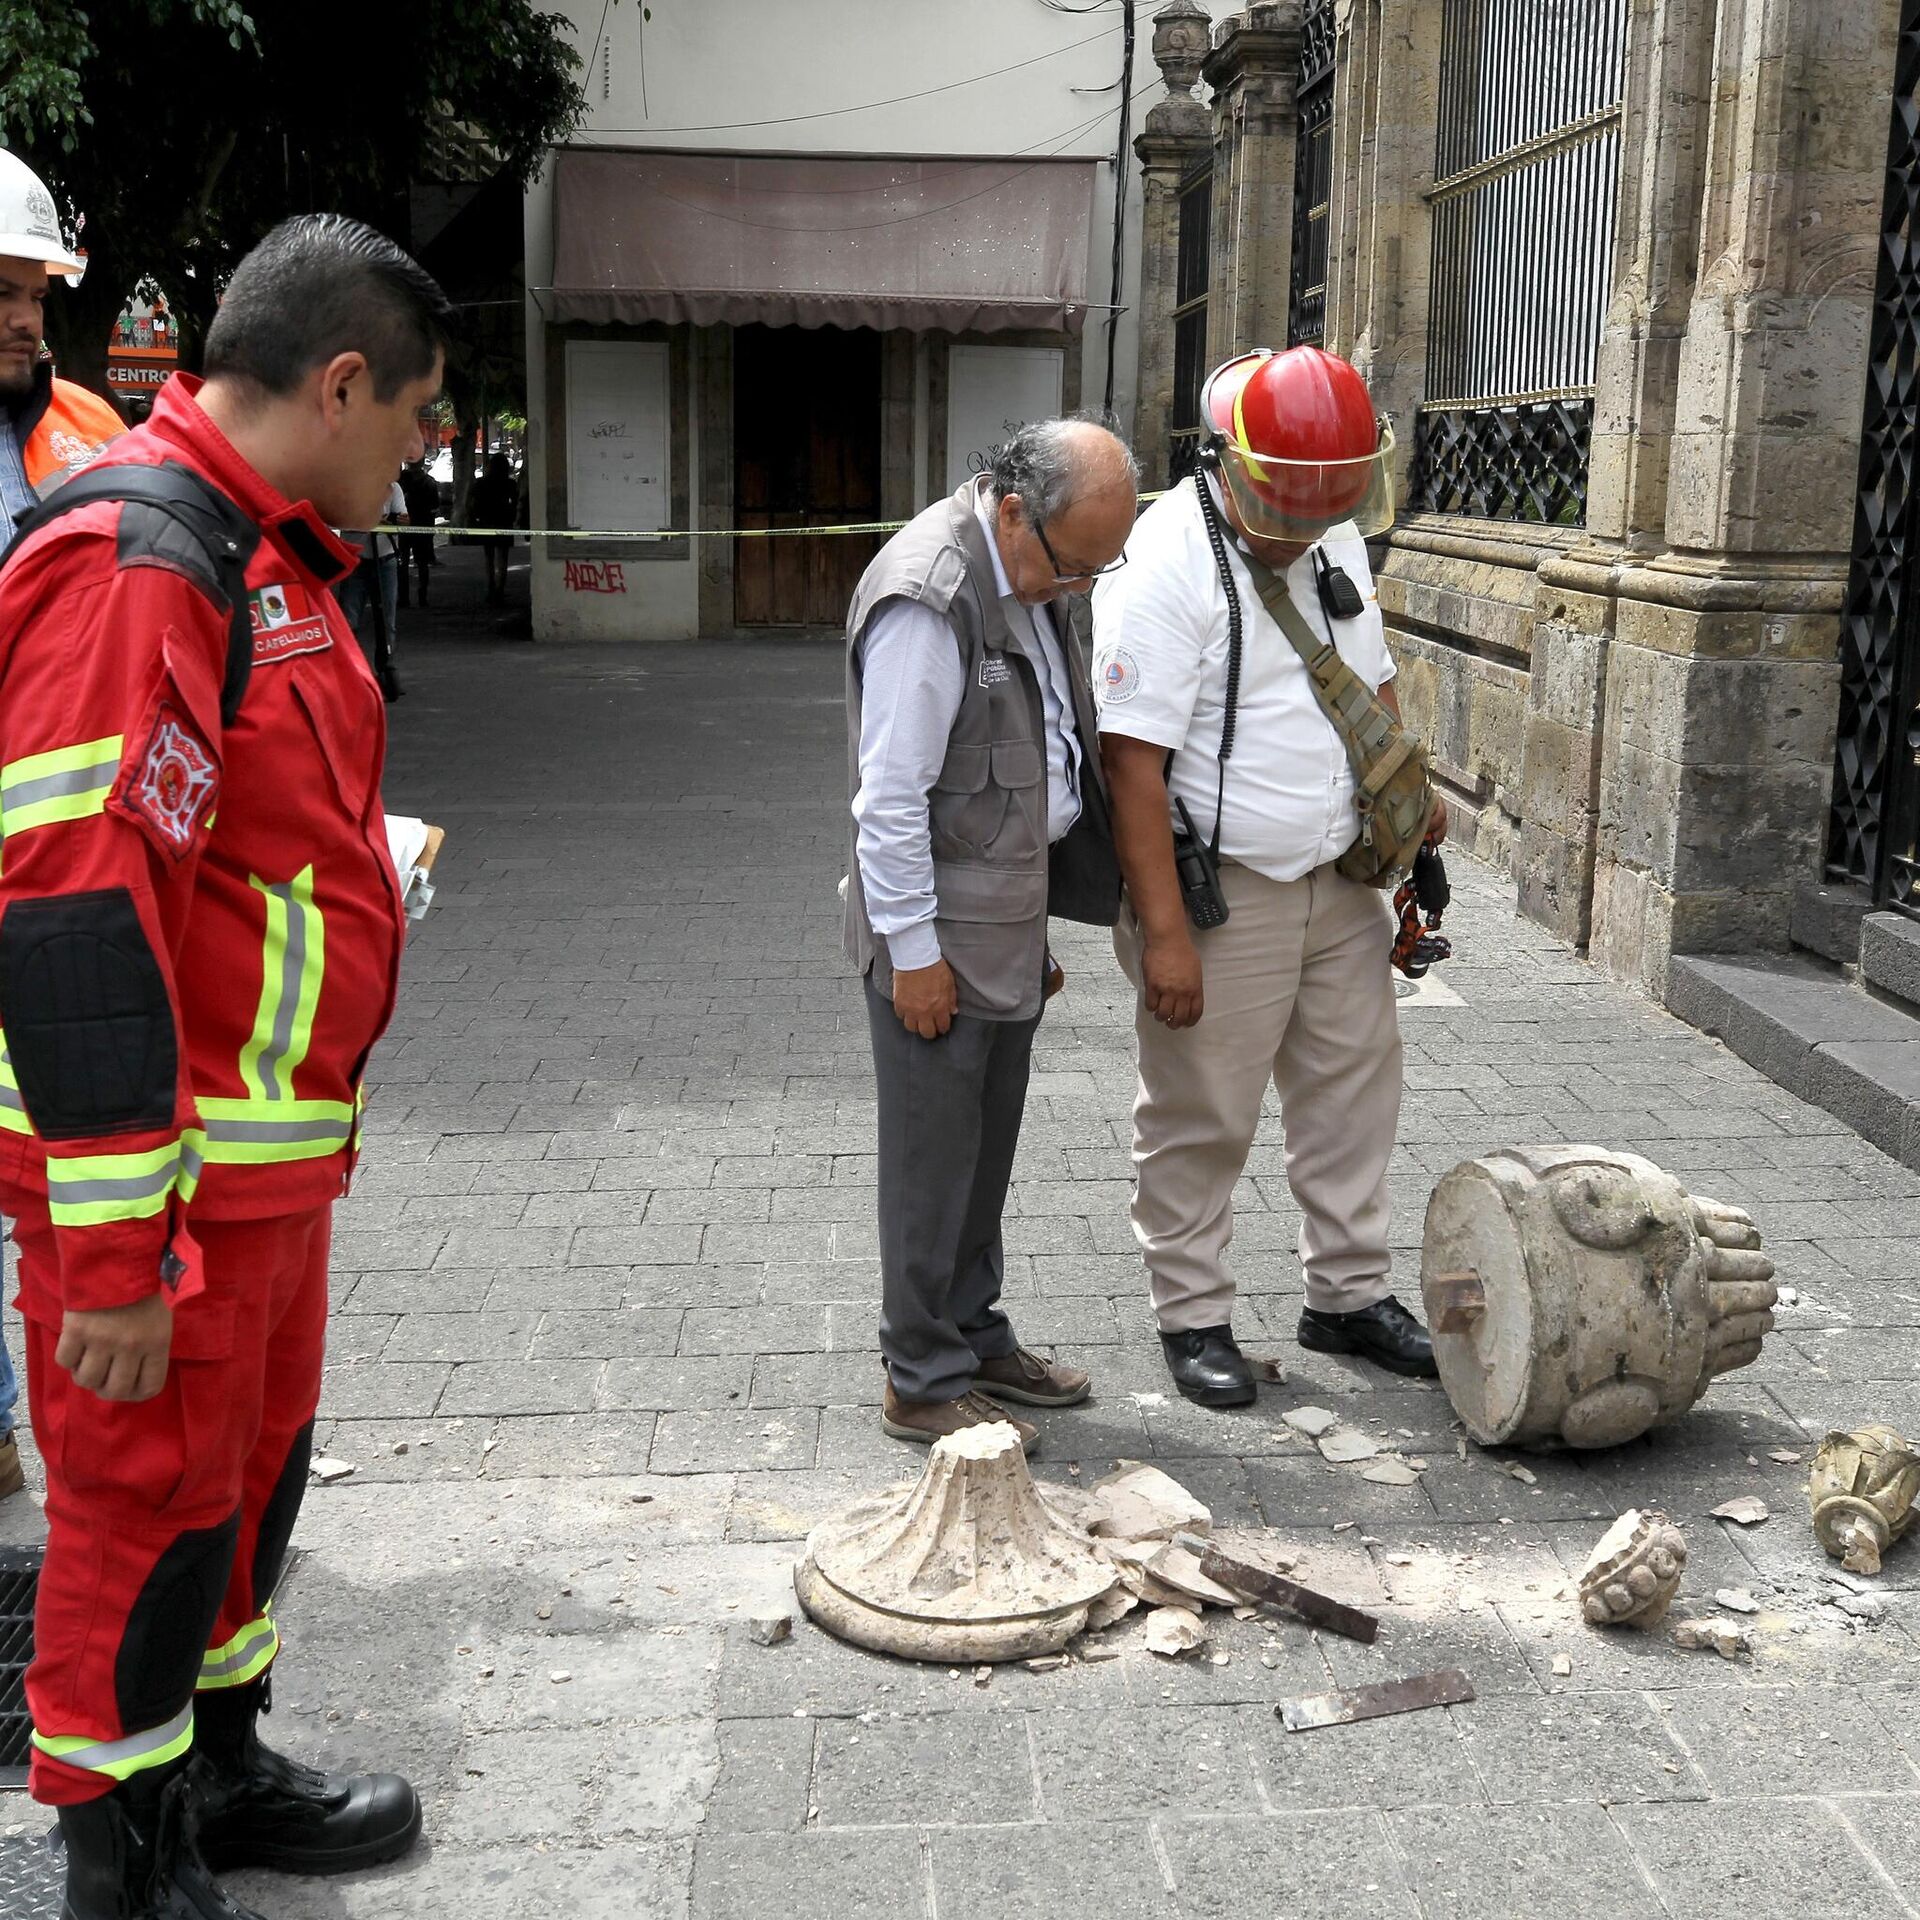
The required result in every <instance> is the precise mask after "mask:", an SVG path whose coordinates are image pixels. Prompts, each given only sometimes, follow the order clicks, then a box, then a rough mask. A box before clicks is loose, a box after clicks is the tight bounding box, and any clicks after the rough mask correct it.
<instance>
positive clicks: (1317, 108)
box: [1287, 0, 1338, 347]
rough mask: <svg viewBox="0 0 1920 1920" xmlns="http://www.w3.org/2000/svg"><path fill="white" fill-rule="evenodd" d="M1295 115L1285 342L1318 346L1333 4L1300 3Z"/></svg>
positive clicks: (1323, 317)
mask: <svg viewBox="0 0 1920 1920" xmlns="http://www.w3.org/2000/svg"><path fill="white" fill-rule="evenodd" d="M1300 30H1301V37H1300V84H1299V91H1298V93H1297V94H1296V96H1295V101H1296V111H1297V113H1298V115H1299V123H1298V131H1297V133H1296V135H1295V139H1294V155H1293V260H1292V268H1291V280H1290V285H1289V288H1288V300H1287V344H1288V346H1290V347H1297V346H1301V345H1307V346H1318V345H1319V344H1320V342H1321V341H1322V340H1323V339H1325V337H1326V331H1327V260H1328V252H1329V242H1330V239H1331V235H1332V226H1331V218H1332V205H1333V79H1334V65H1335V56H1336V52H1337V47H1338V38H1337V32H1336V28H1335V24H1334V14H1333V0H1306V5H1305V6H1304V7H1303V8H1302V10H1301V18H1300Z"/></svg>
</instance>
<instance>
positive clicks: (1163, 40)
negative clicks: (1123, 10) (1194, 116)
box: [1153, 0, 1213, 94]
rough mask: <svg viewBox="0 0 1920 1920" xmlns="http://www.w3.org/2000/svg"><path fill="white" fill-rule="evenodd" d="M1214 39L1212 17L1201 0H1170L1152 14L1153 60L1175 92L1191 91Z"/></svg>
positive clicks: (1168, 86) (1168, 85) (1171, 91)
mask: <svg viewBox="0 0 1920 1920" xmlns="http://www.w3.org/2000/svg"><path fill="white" fill-rule="evenodd" d="M1212 39H1213V18H1212V16H1211V15H1210V14H1209V13H1208V12H1207V10H1206V8H1205V7H1203V6H1201V5H1200V3H1199V0H1169V4H1168V5H1166V6H1164V7H1162V8H1161V9H1160V11H1159V12H1158V13H1156V14H1155V15H1154V16H1153V63H1154V65H1155V66H1157V67H1158V68H1159V69H1160V77H1161V78H1162V79H1163V80H1164V81H1165V82H1166V83H1167V91H1168V92H1169V93H1174V94H1182V93H1191V92H1192V91H1193V88H1194V83H1195V82H1196V81H1197V80H1198V79H1199V78H1200V63H1201V61H1202V60H1204V59H1205V58H1206V57H1207V48H1208V46H1209V45H1210V44H1211V42H1212Z"/></svg>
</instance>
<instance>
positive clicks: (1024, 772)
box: [989, 740, 1044, 792]
mask: <svg viewBox="0 0 1920 1920" xmlns="http://www.w3.org/2000/svg"><path fill="white" fill-rule="evenodd" d="M989 751H990V752H991V754H992V756H993V784H994V785H995V786H996V787H1006V788H1008V789H1009V790H1010V791H1013V792H1018V791H1020V790H1021V789H1023V788H1026V787H1037V786H1038V785H1039V784H1040V776H1041V774H1042V772H1043V771H1044V765H1043V762H1042V760H1041V758H1040V748H1039V746H1038V744H1037V743H1036V742H1034V741H1032V740H996V741H995V742H994V743H993V746H992V747H991V749H990V750H989Z"/></svg>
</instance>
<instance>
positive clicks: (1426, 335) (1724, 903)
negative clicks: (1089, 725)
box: [1136, 0, 1920, 996]
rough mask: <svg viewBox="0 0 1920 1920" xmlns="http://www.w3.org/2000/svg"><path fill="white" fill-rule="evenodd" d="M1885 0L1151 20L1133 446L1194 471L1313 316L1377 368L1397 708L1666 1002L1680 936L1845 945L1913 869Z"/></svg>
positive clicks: (1593, 945)
mask: <svg viewBox="0 0 1920 1920" xmlns="http://www.w3.org/2000/svg"><path fill="white" fill-rule="evenodd" d="M1904 12H1905V14H1906V16H1907V17H1906V18H1905V19H1903V17H1902V16H1903V5H1902V0H1851V3H1850V4H1848V5H1846V6H1843V7H1833V6H1831V5H1823V4H1817V0H1551V3H1550V0H1306V4H1304V5H1303V4H1301V3H1300V0H1282V3H1281V4H1266V5H1256V6H1251V7H1249V8H1247V9H1246V10H1245V11H1244V12H1242V13H1240V14H1237V15H1233V16H1231V17H1229V18H1227V19H1225V20H1223V21H1221V22H1220V23H1219V25H1218V26H1217V27H1215V26H1214V25H1213V24H1212V23H1211V22H1210V21H1209V19H1208V17H1207V14H1206V11H1205V10H1204V9H1203V8H1202V7H1201V6H1200V5H1198V4H1197V0H1169V4H1167V5H1165V6H1163V7H1161V8H1160V9H1159V10H1158V12H1157V15H1156V17H1155V24H1154V39H1153V47H1154V54H1155V58H1156V59H1157V60H1158V61H1159V63H1160V66H1161V68H1162V71H1163V72H1164V74H1165V75H1166V79H1167V98H1166V99H1165V100H1164V101H1163V102H1162V103H1161V104H1159V105H1158V106H1156V107H1155V108H1154V109H1153V110H1152V112H1151V113H1150V114H1149V115H1148V116H1147V119H1146V123H1145V127H1144V130H1143V132H1142V134H1141V136H1140V138H1139V140H1138V142H1137V147H1136V151H1137V153H1138V156H1139V159H1140V163H1141V167H1142V170H1143V195H1144V198H1143V260H1142V283H1141V299H1142V307H1143V312H1142V321H1141V357H1140V367H1139V414H1138V420H1137V435H1138V440H1139V444H1140V446H1141V449H1142V451H1143V454H1144V455H1145V457H1146V460H1147V463H1148V466H1149V468H1150V470H1152V471H1153V472H1154V473H1155V475H1156V477H1159V478H1164V477H1166V476H1167V475H1169V474H1171V473H1175V472H1178V471H1180V470H1181V469H1182V464H1183V460H1184V458H1185V457H1186V454H1187V450H1188V449H1189V448H1190V447H1191V445H1192V441H1193V437H1194V436H1193V429H1194V426H1195V421H1194V417H1193V413H1194V404H1195V400H1196V398H1197V382H1198V378H1199V374H1200V373H1203V372H1204V370H1205V367H1206V366H1210V365H1212V364H1213V363H1215V362H1217V361H1218V360H1220V359H1223V358H1225V357H1226V356H1227V355H1228V354H1229V353H1231V352H1233V351H1235V350H1237V349H1239V348H1241V347H1244V346H1249V345H1256V344H1265V345H1275V344H1281V343H1284V342H1286V341H1288V340H1299V339H1320V340H1322V341H1323V342H1324V344H1325V345H1326V346H1328V347H1329V348H1331V349H1333V350H1335V351H1338V352H1341V353H1344V354H1346V355H1347V356H1348V357H1350V358H1351V359H1353V360H1354V361H1355V362H1356V363H1357V364H1358V365H1359V367H1360V368H1361V370H1362V371H1363V372H1364V373H1365V374H1366V376H1367V378H1368V380H1369V381H1370V382H1371V384H1372V387H1373V391H1374V394H1375V396H1376V399H1377V402H1378V404H1379V406H1380V408H1381V410H1382V412H1383V413H1384V414H1386V415H1387V416H1388V418H1389V420H1390V421H1391V423H1392V426H1393V429H1394V433H1395V437H1396V442H1397V446H1398V450H1399V468H1400V472H1399V479H1400V485H1401V491H1402V497H1403V500H1404V501H1405V503H1406V504H1405V507H1404V510H1403V512H1402V514H1401V517H1400V519H1399V522H1398V524H1397V526H1396V528H1395V530H1394V532H1393V534H1392V535H1391V536H1390V538H1389V539H1388V541H1387V542H1386V543H1385V545H1384V547H1383V549H1382V551H1381V552H1380V553H1379V555H1378V556H1377V572H1378V576H1379V582H1380V595H1381V603H1382V606H1383V608H1384V609H1385V611H1386V614H1387V620H1388V626H1389V630H1390V633H1391V636H1392V639H1393V642H1394V645H1395V649H1396V653H1397V655H1398V658H1399V662H1400V669H1401V677H1400V688H1401V701H1402V704H1403V707H1404V709H1405V711H1406V713H1407V715H1408V717H1409V719H1410V721H1411V722H1412V723H1413V724H1414V725H1415V726H1416V727H1417V728H1418V729H1419V730H1420V732H1421V733H1422V734H1423V735H1424V736H1425V738H1426V741H1427V743H1428V744H1429V746H1430V748H1431V750H1432V754H1433V758H1434V762H1435V765H1436V767H1437V769H1438V771H1439V773H1440V775H1441V777H1442V779H1443V780H1444V782H1445V784H1446V786H1447V788H1448V790H1449V793H1450V795H1451V796H1452V798H1453V800H1454V802H1455V818H1456V820H1457V821H1458V822H1459V827H1458V833H1459V837H1460V838H1461V839H1462V840H1463V841H1465V842H1466V843H1467V844H1468V845H1470V846H1471V847H1472V848H1473V850H1474V851H1476V852H1477V853H1479V854H1481V855H1483V856H1485V857H1488V858H1490V859H1492V860H1494V861H1496V862H1499V863H1502V864H1504V865H1506V866H1507V867H1508V868H1509V869H1510V871H1511V872H1512V874H1513V876H1514V881H1515V885H1516V888H1517V891H1518V895H1519V899H1520V902H1521V905H1522V907H1523V908H1524V910H1525V911H1526V912H1527V913H1528V914H1529V915H1531V916H1532V917H1534V918H1535V919H1537V920H1539V921H1540V922H1542V923H1544V924H1545V925H1547V926H1549V927H1550V928H1552V929H1553V930H1555V931H1556V932H1558V933H1560V934H1562V935H1564V936H1565V937H1566V938H1567V939H1568V940H1570V941H1572V942H1574V943H1576V944H1579V945H1582V946H1584V947H1586V948H1587V949H1588V950H1589V952H1590V953H1591V955H1592V957H1593V958H1594V960H1595V961H1596V963H1597V964H1599V965H1600V966H1601V967H1603V968H1604V969H1605V970H1606V971H1608V972H1609V973H1611V974H1613V975H1615V976H1618V977H1620V978H1623V979H1627V980H1632V981H1636V982H1639V983H1641V984H1642V985H1643V986H1644V987H1645V988H1646V989H1647V990H1648V991H1649V992H1651V993H1653V994H1654V995H1656V996H1664V995H1666V993H1667V991H1668V986H1669V975H1670V971H1671V967H1672V960H1673V956H1675V955H1677V954H1682V955H1683V954H1694V953H1724V952H1745V951H1753V950H1769V949H1784V948H1785V947H1786V946H1787V945H1788V943H1789V941H1790V939H1795V938H1797V939H1798V940H1800V941H1801V942H1802V943H1803V944H1805V945H1807V946H1810V947H1812V948H1815V949H1817V950H1820V951H1823V952H1827V953H1829V954H1832V955H1834V956H1835V957H1842V952H1843V950H1844V949H1846V948H1847V947H1848V943H1849V942H1857V940H1858V927H1859V923H1860V920H1861V917H1862V915H1864V914H1867V913H1868V912H1869V911H1870V910H1872V909H1873V908H1875V907H1878V906H1882V905H1885V904H1889V903H1890V904H1892V905H1893V906H1895V907H1896V908H1899V907H1903V906H1905V905H1906V904H1907V901H1908V896H1909V895H1910V893H1911V890H1912V889H1911V882H1912V875H1913V870H1914V861H1913V855H1914V853H1915V848H1914V847H1913V846H1912V845H1911V844H1908V843H1909V842H1910V841H1911V840H1912V838H1913V834H1912V830H1911V829H1910V828H1909V827H1907V826H1906V825H1905V824H1903V823H1904V821H1905V820H1906V819H1907V818H1908V817H1909V816H1912V817H1915V818H1920V798H1916V799H1914V800H1912V801H1907V800H1904V799H1903V798H1902V790H1901V783H1902V780H1903V778H1904V777H1905V774H1906V763H1907V762H1908V761H1909V760H1911V761H1913V762H1914V764H1915V765H1916V766H1920V728H1914V729H1911V730H1910V728H1909V711H1910V707H1911V703H1912V702H1913V701H1914V700H1915V699H1916V698H1920V672H1916V671H1914V668H1913V666H1912V664H1911V663H1912V661H1913V660H1914V658H1915V657H1916V650H1915V648H1914V647H1912V646H1910V645H1909V644H1908V642H1907V639H1906V632H1907V628H1908V627H1909V626H1911V625H1913V624H1914V615H1913V609H1912V608H1911V607H1903V606H1902V605H1901V604H1900V598H1901V596H1900V593H1899V590H1898V582H1897V581H1896V582H1895V583H1894V584H1893V585H1892V586H1891V587H1890V586H1889V585H1888V581H1887V576H1888V575H1889V574H1896V575H1897V574H1900V573H1902V572H1903V571H1904V570H1905V568H1906V566H1907V565H1909V564H1910V561H1911V556H1910V555H1909V554H1908V553H1907V550H1906V545H1905V530H1904V529H1905V520H1906V519H1907V518H1910V517H1911V514H1910V511H1909V509H1910V505H1911V503H1910V502H1909V501H1908V500H1907V498H1906V495H1905V492H1904V485H1905V482H1904V478H1903V474H1904V468H1903V467H1902V466H1901V463H1900V461H1898V460H1896V459H1893V458H1892V457H1890V456H1889V457H1887V458H1886V459H1885V460H1884V461H1883V463H1882V464H1884V465H1885V466H1886V468H1888V469H1889V472H1888V473H1886V474H1880V475H1879V476H1878V477H1877V478H1876V477H1871V476H1867V475H1866V473H1865V470H1864V469H1863V455H1862V445H1863V418H1865V419H1868V420H1869V421H1871V419H1872V417H1873V411H1874V406H1875V400H1874V393H1875V390H1876V387H1877V388H1878V389H1880V390H1882V393H1881V403H1880V404H1881V410H1882V412H1883V414H1884V413H1886V412H1888V411H1889V404H1888V402H1887V399H1886V394H1885V392H1884V389H1886V387H1887V385H1888V382H1889V381H1893V382H1895V383H1897V382H1898V381H1899V380H1901V379H1904V380H1905V381H1906V382H1907V386H1908V388H1909V389H1910V388H1911V385H1912V381H1913V372H1912V361H1913V355H1912V353H1911V351H1910V350H1903V347H1902V344H1901V343H1902V342H1903V341H1904V343H1905V349H1910V348H1911V345H1912V340H1913V326H1914V321H1913V317H1912V316H1913V313H1915V312H1920V280H1916V281H1915V282H1914V283H1913V284H1912V285H1908V284H1907V283H1906V282H1904V281H1901V282H1900V284H1898V285H1896V284H1894V282H1895V280H1896V279H1898V276H1899V272H1900V269H1901V267H1902V265H1903V262H1904V250H1903V248H1901V247H1900V246H1898V245H1897V244H1895V243H1892V242H1889V243H1887V244H1884V245H1883V240H1882V234H1883V225H1884V224H1886V223H1889V222H1890V221H1892V220H1893V218H1894V215H1893V214H1892V213H1891V212H1890V211H1889V209H1890V208H1892V207H1893V206H1894V203H1895V201H1896V200H1897V198H1898V191H1897V189H1896V172H1897V165H1898V163H1899V155H1900V151H1901V142H1902V138H1903V134H1902V128H1903V126H1904V127H1905V129H1906V131H1905V134H1904V138H1905V141H1906V144H1907V147H1908V148H1909V149H1910V148H1911V146H1912V138H1913V135H1912V128H1913V112H1912V108H1913V104H1914V86H1915V73H1914V71H1913V69H1915V68H1916V66H1920V54H1916V51H1915V49H1916V47H1920V7H1916V5H1915V4H1914V0H1906V4H1905V8H1904ZM1897 61H1898V62H1900V63H1901V72H1900V77H1898V78H1897V77H1896V62H1897ZM1903 115H1904V119H1903ZM1890 128H1891V135H1892V138H1891V145H1890ZM1890 152H1891V153H1892V154H1893V155H1894V156H1895V158H1894V161H1893V162H1890V157H1889V156H1890ZM1890 166H1891V167H1893V168H1894V169H1895V170H1894V171H1890ZM1906 190H1907V191H1908V192H1909V194H1910V192H1911V177H1909V178H1908V181H1907V189H1906ZM1203 228H1204V229H1206V231H1205V232H1204V234H1203ZM1203 240H1204V246H1203V244H1202V243H1203ZM1917 243H1920V242H1917ZM1890 253H1891V254H1899V255H1900V256H1901V257H1900V258H1899V259H1893V260H1892V261H1891V264H1890V263H1889V262H1890ZM1910 270H1911V271H1914V272H1916V273H1920V266H1916V267H1914V268H1912V269H1910ZM1902 328H1904V329H1905V332H1904V333H1902V332H1901V329H1902ZM1893 335H1898V336H1899V337H1898V338H1897V339H1895V338H1892V336H1893ZM1870 358H1871V361H1872V365H1873V370H1874V371H1873V381H1872V382H1870V380H1869V366H1870ZM1196 367H1198V372H1196ZM1903 367H1904V369H1905V371H1904V373H1903V372H1902V371H1901V369H1902V368H1903ZM1863 395H1864V396H1865V397H1866V398H1865V407H1864V410H1863ZM1911 401H1912V394H1911V392H1910V391H1908V392H1906V393H1905V394H1904V395H1903V396H1896V402H1897V403H1896V404H1893V405H1892V407H1891V411H1892V412H1893V413H1894V414H1895V415H1897V416H1898V417H1897V418H1894V419H1893V420H1892V421H1891V422H1890V423H1889V424H1887V425H1886V431H1885V433H1884V434H1883V435H1882V438H1883V439H1886V440H1888V441H1889V442H1890V441H1892V440H1894V439H1897V437H1898V434H1899V432H1900V430H1901V422H1902V421H1904V423H1905V425H1904V430H1905V432H1906V435H1907V438H1906V442H1905V449H1906V453H1907V454H1908V455H1909V456H1910V455H1911V452H1912V450H1913V444H1914V443H1913V415H1914V409H1913V407H1912V404H1911ZM1902 405H1904V408H1905V411H1904V413H1901V412H1900V406H1902ZM1868 437H1869V440H1870V441H1871V440H1872V434H1871V432H1870V433H1869V436H1868ZM1877 458H1879V456H1877V455H1875V453H1874V450H1873V447H1872V446H1871V445H1870V446H1869V448H1868V462H1867V464H1868V466H1872V465H1873V464H1874V462H1875V460H1876V459H1877ZM1863 487H1864V489H1865V491H1863ZM1876 488H1877V492H1876ZM1894 494H1897V495H1898V498H1894V497H1893V495H1894ZM1889 518H1894V519H1898V520H1899V521H1900V526H1899V527H1898V528H1897V529H1893V530H1892V531H1889V529H1888V528H1887V527H1886V526H1885V525H1882V524H1881V523H1882V522H1884V521H1886V520H1888V519H1889ZM1896 535H1897V537H1896ZM1876 539H1877V541H1878V544H1877V545H1876V544H1875V541H1876ZM1890 554H1891V557H1890ZM1876 593H1877V594H1878V596H1879V598H1878V600H1877V601H1876V600H1874V595H1875V594H1876ZM1889 595H1891V598H1892V601H1893V603H1894V604H1893V605H1892V606H1891V607H1889V606H1888V605H1887V604H1886V602H1887V601H1888V598H1889ZM1863 596H1864V598H1863ZM1869 602H1871V603H1872V604H1868V603H1869ZM1843 612H1845V613H1846V616H1847V617H1846V620H1845V621H1844V622H1843V618H1842V616H1843ZM1843 627H1844V632H1843ZM1836 767H1838V769H1839V774H1838V777H1837V778H1836ZM1916 777H1920V776H1916ZM1903 808H1904V809H1905V811H1904V812H1903ZM1896 843H1898V844H1896ZM1903 862H1904V863H1905V864H1904V865H1903ZM1846 957H1851V956H1850V954H1848V955H1847V956H1846Z"/></svg>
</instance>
